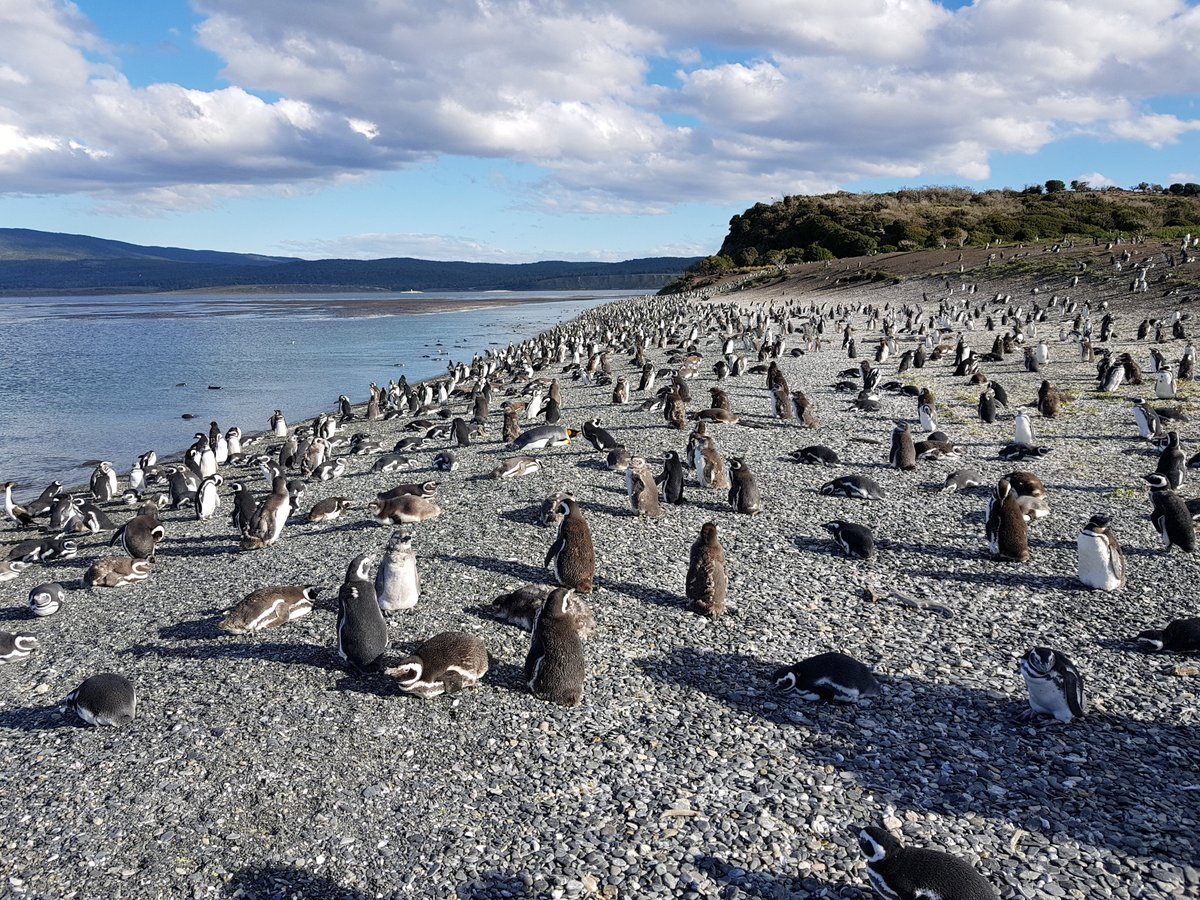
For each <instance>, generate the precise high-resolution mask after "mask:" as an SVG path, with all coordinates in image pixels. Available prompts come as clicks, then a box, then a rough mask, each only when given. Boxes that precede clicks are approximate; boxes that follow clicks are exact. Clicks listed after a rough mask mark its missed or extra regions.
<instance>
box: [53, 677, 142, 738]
mask: <svg viewBox="0 0 1200 900" xmlns="http://www.w3.org/2000/svg"><path fill="white" fill-rule="evenodd" d="M63 706H64V708H65V709H67V710H70V711H71V712H73V713H75V715H77V716H79V718H81V719H82V720H83V721H84V722H86V723H87V724H88V725H113V726H119V725H128V724H129V723H130V722H132V721H133V719H134V717H135V716H136V715H137V693H136V692H135V691H134V687H133V682H132V681H130V680H129V679H128V678H126V677H125V676H124V675H118V674H117V673H115V672H101V673H100V674H99V675H93V676H92V677H91V678H88V679H86V680H85V681H84V682H83V684H81V685H79V687H77V688H75V690H73V691H71V693H69V694H67V697H66V699H65V700H64V701H63Z"/></svg>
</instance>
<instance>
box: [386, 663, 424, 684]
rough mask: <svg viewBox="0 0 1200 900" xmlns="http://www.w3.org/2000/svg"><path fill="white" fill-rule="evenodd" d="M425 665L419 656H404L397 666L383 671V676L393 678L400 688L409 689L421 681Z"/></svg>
mask: <svg viewBox="0 0 1200 900" xmlns="http://www.w3.org/2000/svg"><path fill="white" fill-rule="evenodd" d="M424 671H425V664H424V663H423V662H422V661H421V657H419V656H406V657H405V658H404V659H402V660H400V662H399V663H398V664H397V665H394V666H392V667H391V668H388V669H385V670H384V674H385V675H389V676H391V677H392V678H395V679H396V680H397V681H399V682H400V686H401V687H402V688H410V687H412V686H413V685H414V684H416V683H417V682H418V681H420V680H421V675H422V674H423V673H424Z"/></svg>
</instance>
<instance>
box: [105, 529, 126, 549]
mask: <svg viewBox="0 0 1200 900" xmlns="http://www.w3.org/2000/svg"><path fill="white" fill-rule="evenodd" d="M123 540H125V526H124V525H122V526H121V527H120V528H118V529H117V530H116V531H114V532H113V536H112V538H111V539H110V540H109V542H108V546H110V547H114V546H116V544H117V543H118V542H119V541H123Z"/></svg>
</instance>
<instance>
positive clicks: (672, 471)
mask: <svg viewBox="0 0 1200 900" xmlns="http://www.w3.org/2000/svg"><path fill="white" fill-rule="evenodd" d="M683 481H684V469H683V462H682V460H681V459H680V457H679V454H678V453H677V452H676V451H674V450H668V451H667V452H666V453H664V454H663V470H662V472H660V473H659V474H658V475H656V476H655V478H654V482H655V484H657V485H658V486H659V488H660V489H661V491H662V499H663V500H664V501H666V502H667V503H671V504H673V505H676V506H678V505H681V504H684V503H687V498H685V497H684V496H683Z"/></svg>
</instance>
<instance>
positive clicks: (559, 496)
mask: <svg viewBox="0 0 1200 900" xmlns="http://www.w3.org/2000/svg"><path fill="white" fill-rule="evenodd" d="M570 496H571V494H569V493H567V492H566V491H556V492H555V493H553V494H551V495H550V496H549V497H547V498H546V499H545V500H543V501H542V505H541V507H540V508H539V509H538V517H537V521H538V524H539V525H542V526H544V527H546V528H549V527H552V526H553V527H554V528H556V529H557V527H558V523H559V522H561V521H562V517H563V510H562V502H563V501H564V500H566V499H567V498H569V497H570Z"/></svg>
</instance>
